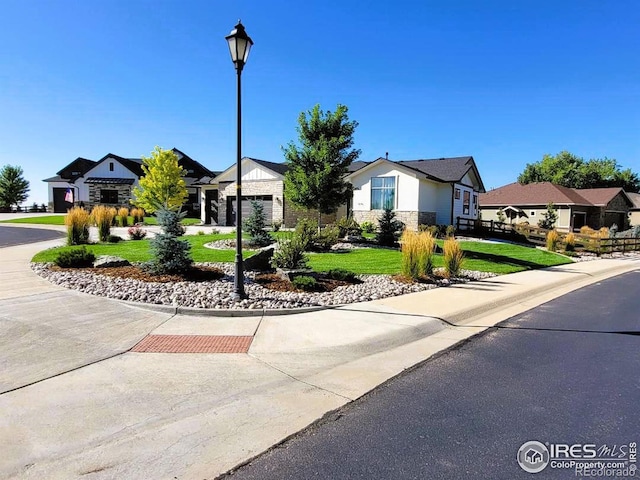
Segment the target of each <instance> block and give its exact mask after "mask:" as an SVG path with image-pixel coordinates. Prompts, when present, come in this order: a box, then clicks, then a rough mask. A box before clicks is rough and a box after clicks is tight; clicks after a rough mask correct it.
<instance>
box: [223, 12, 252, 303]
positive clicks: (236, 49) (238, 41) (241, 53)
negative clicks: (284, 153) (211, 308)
mask: <svg viewBox="0 0 640 480" xmlns="http://www.w3.org/2000/svg"><path fill="white" fill-rule="evenodd" d="M225 38H226V40H227V42H228V43H229V52H230V53H231V61H233V64H234V65H235V67H236V72H237V74H238V148H237V158H236V271H235V279H234V287H233V299H234V300H242V299H243V298H247V294H246V293H245V291H244V273H243V271H242V169H241V165H240V164H241V162H242V154H241V152H242V109H241V105H242V103H241V98H242V96H241V89H240V85H241V84H240V78H241V77H242V69H243V68H244V64H245V63H247V58H249V50H251V46H252V45H253V40H251V38H249V35H247V32H245V31H244V26H243V25H242V23H241V22H240V20H238V24H237V25H236V27H235V28H234V29H233V30H231V33H230V34H229V35H227V36H226V37H225Z"/></svg>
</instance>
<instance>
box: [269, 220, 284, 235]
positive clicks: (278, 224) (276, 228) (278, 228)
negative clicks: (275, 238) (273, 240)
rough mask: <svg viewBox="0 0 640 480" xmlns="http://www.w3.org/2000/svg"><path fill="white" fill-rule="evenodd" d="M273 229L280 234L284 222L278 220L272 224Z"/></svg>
mask: <svg viewBox="0 0 640 480" xmlns="http://www.w3.org/2000/svg"><path fill="white" fill-rule="evenodd" d="M271 228H272V229H273V231H274V232H279V231H280V228H282V222H280V221H277V220H276V221H275V222H273V223H272V224H271Z"/></svg>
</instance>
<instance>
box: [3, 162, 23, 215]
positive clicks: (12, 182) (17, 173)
mask: <svg viewBox="0 0 640 480" xmlns="http://www.w3.org/2000/svg"><path fill="white" fill-rule="evenodd" d="M23 173H24V172H23V171H22V168H21V167H18V166H16V167H13V166H11V165H5V166H4V167H2V169H1V170H0V206H1V207H11V205H15V206H16V207H19V206H20V204H21V203H22V202H24V201H25V200H26V199H27V196H28V195H27V194H28V193H29V182H28V181H27V180H25V178H24V177H23V176H22V175H23Z"/></svg>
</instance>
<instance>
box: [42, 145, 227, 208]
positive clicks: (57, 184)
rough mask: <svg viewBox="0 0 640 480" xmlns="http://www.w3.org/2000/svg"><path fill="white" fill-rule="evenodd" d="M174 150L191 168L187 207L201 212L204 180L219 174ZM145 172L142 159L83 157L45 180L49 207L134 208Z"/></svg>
mask: <svg viewBox="0 0 640 480" xmlns="http://www.w3.org/2000/svg"><path fill="white" fill-rule="evenodd" d="M172 151H173V152H174V153H175V154H176V155H177V156H178V162H179V163H180V166H182V168H184V169H185V170H186V171H187V174H186V176H185V182H186V184H187V192H188V195H189V198H188V199H187V202H186V204H185V207H186V210H187V211H190V212H192V213H193V212H199V211H200V183H203V182H209V181H210V180H211V179H212V178H213V177H215V173H214V172H212V171H210V170H209V169H207V168H206V167H204V166H203V165H202V164H201V163H199V162H197V161H196V160H194V159H192V158H191V157H189V156H188V155H186V154H185V153H183V152H181V151H180V150H178V149H177V148H173V149H172ZM143 174H144V172H143V170H142V159H140V158H124V157H120V156H118V155H114V154H113V153H109V154H107V155H105V156H104V157H102V158H101V159H100V160H97V161H94V160H89V159H87V158H81V157H79V158H77V159H75V160H74V161H73V162H71V163H69V164H68V165H67V166H65V167H64V168H62V169H61V170H60V171H59V172H57V174H56V176H55V177H51V178H47V179H45V180H44V181H45V182H47V183H48V184H49V210H50V211H53V212H56V213H64V212H66V211H67V210H68V209H69V208H71V207H73V206H74V205H76V206H77V205H83V206H85V207H87V208H91V207H92V206H94V205H99V204H100V205H110V206H114V207H119V206H126V207H130V206H131V203H130V201H129V200H131V198H132V191H133V188H134V187H136V186H138V185H139V180H140V177H142V176H143Z"/></svg>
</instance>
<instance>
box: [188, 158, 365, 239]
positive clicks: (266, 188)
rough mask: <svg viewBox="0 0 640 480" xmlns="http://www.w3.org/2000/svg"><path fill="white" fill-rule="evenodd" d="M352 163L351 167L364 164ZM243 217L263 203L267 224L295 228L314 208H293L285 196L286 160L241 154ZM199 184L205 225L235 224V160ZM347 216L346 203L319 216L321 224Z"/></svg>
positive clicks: (313, 212)
mask: <svg viewBox="0 0 640 480" xmlns="http://www.w3.org/2000/svg"><path fill="white" fill-rule="evenodd" d="M364 164H365V163H364V162H354V166H353V168H358V167H360V166H361V165H364ZM240 168H241V171H242V218H247V217H248V216H249V215H251V212H252V206H251V201H252V200H255V201H257V202H259V203H261V204H262V207H263V209H264V213H265V216H266V218H267V223H268V224H273V223H280V224H282V225H283V226H286V227H294V226H295V225H296V223H297V221H298V219H299V218H301V217H311V218H316V215H317V213H316V211H315V210H310V211H308V210H303V209H299V208H296V207H295V206H294V205H292V204H291V203H290V202H289V201H287V200H286V199H285V198H284V174H285V172H286V171H287V165H286V164H285V163H275V162H269V161H267V160H258V159H257V158H250V157H243V158H242V161H241V166H240ZM200 187H201V206H202V210H201V216H200V218H201V220H202V222H203V223H205V224H212V225H223V226H233V225H235V224H236V202H237V200H236V165H235V163H234V164H233V165H232V166H231V167H229V168H227V169H226V170H225V171H223V172H222V173H220V174H219V175H217V176H216V177H215V178H213V179H212V180H211V181H210V182H208V183H207V184H202V185H200ZM344 215H346V206H345V207H342V208H340V209H338V212H336V213H334V214H331V215H322V223H323V224H325V225H326V224H328V223H333V222H335V221H336V218H340V217H341V216H344Z"/></svg>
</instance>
